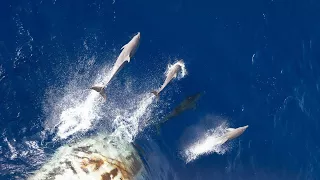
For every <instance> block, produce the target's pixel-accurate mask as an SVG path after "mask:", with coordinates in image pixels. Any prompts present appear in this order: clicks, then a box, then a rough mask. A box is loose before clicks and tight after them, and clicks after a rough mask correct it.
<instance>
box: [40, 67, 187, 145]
mask: <svg viewBox="0 0 320 180" xmlns="http://www.w3.org/2000/svg"><path fill="white" fill-rule="evenodd" d="M111 65H113V62H112V63H110V64H108V65H106V66H105V67H104V68H102V69H101V70H100V71H97V76H96V77H93V78H92V79H87V80H86V81H85V82H81V81H77V78H78V77H77V76H75V78H74V79H71V81H70V82H69V83H68V85H67V86H66V87H64V88H63V92H64V93H62V95H60V97H59V96H55V95H54V94H51V95H49V96H48V98H49V99H51V100H49V101H51V102H52V103H51V108H49V109H53V110H52V112H51V116H49V118H48V120H47V122H46V124H47V129H52V128H53V127H55V128H56V137H55V140H58V139H67V138H69V137H71V136H72V135H74V134H76V133H84V132H87V131H88V130H90V129H92V128H93V127H94V125H96V124H97V123H99V122H100V121H104V122H105V123H103V124H105V126H106V130H105V131H108V130H109V133H111V136H117V137H120V138H122V139H124V140H126V141H128V142H132V141H133V140H134V138H135V137H136V136H137V135H138V133H139V132H141V131H143V129H144V128H145V127H147V126H148V125H149V124H150V122H149V119H151V115H152V113H151V112H152V110H153V109H154V108H155V103H153V102H154V99H155V98H154V95H153V94H151V93H150V90H151V89H154V87H152V85H148V86H147V88H146V89H145V90H143V92H136V91H135V90H134V89H133V87H132V86H129V85H125V86H123V85H121V86H115V84H114V83H117V82H118V80H116V81H113V82H111V83H110V84H109V85H108V87H107V88H106V89H107V101H106V102H105V103H104V102H103V99H102V97H101V95H99V93H97V92H95V91H92V90H90V89H88V87H89V85H90V82H92V84H91V85H102V84H105V82H108V80H109V78H110V75H111V72H112V70H111ZM128 65H130V64H128ZM128 65H127V66H128ZM181 66H182V73H181V75H179V76H180V78H182V77H184V76H185V75H186V69H185V66H184V64H183V63H181ZM170 67H171V66H168V69H169V68H170ZM133 77H134V76H133ZM116 78H117V77H116ZM131 78H132V77H131V76H129V77H128V76H127V77H126V81H127V82H128V83H129V84H130V83H131V82H132V81H134V80H132V79H131ZM160 80H161V79H159V81H160ZM137 82H140V83H141V82H144V81H143V80H138V81H137ZM150 84H154V83H150ZM109 95H110V96H111V97H110V96H109ZM61 96H62V97H61ZM52 99H58V100H52ZM50 124H51V126H50Z"/></svg>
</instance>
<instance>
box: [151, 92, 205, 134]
mask: <svg viewBox="0 0 320 180" xmlns="http://www.w3.org/2000/svg"><path fill="white" fill-rule="evenodd" d="M202 94H203V93H201V92H198V93H196V94H193V95H191V96H188V97H187V98H185V99H184V100H183V101H182V102H181V103H180V104H179V105H178V106H177V107H175V108H174V109H173V111H172V112H171V113H170V114H169V115H168V116H166V117H165V119H164V120H162V121H161V122H160V123H158V124H157V125H156V126H157V131H158V134H160V126H161V125H162V124H164V123H165V122H167V121H168V120H169V119H171V118H173V117H176V116H178V115H179V114H181V113H182V112H184V111H186V110H188V109H195V108H196V102H197V101H198V100H199V98H200V97H201V96H202Z"/></svg>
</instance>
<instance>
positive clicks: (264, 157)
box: [0, 0, 320, 180]
mask: <svg viewBox="0 0 320 180" xmlns="http://www.w3.org/2000/svg"><path fill="white" fill-rule="evenodd" d="M319 13H320V3H319V2H317V1H312V0H310V1H302V0H301V1H289V0H268V1H266V0H263V1H261V0H255V1H253V0H252V1H245V2H244V1H236V0H234V1H230V0H225V1H216V0H215V1H209V0H208V1H194V0H193V1H191V0H185V1H182V0H170V1H164V0H162V1H145V0H136V1H133V0H132V1H129V0H114V1H112V0H111V1H102V0H100V1H85V0H79V1H62V0H47V1H44V0H34V1H6V0H4V1H1V3H0V24H1V28H0V93H1V95H0V103H1V104H0V132H1V135H0V143H1V144H0V163H1V164H0V177H1V178H0V179H1V180H2V179H3V180H5V179H19V178H18V177H20V178H22V179H23V178H24V175H25V174H26V173H27V172H30V171H33V170H34V169H36V168H39V167H40V166H41V164H37V165H34V163H35V162H31V161H30V159H34V158H31V157H28V156H36V154H37V152H29V153H28V154H24V155H21V153H22V152H23V151H24V150H23V149H24V148H27V147H25V145H24V144H23V142H25V141H30V140H32V141H36V142H44V143H50V142H52V137H51V136H48V135H46V136H44V135H43V134H42V133H41V132H43V131H44V130H45V129H44V127H45V126H44V125H43V124H44V123H45V120H46V119H47V116H48V111H50V109H46V108H45V107H47V106H46V103H47V101H46V99H47V98H48V96H50V93H49V95H48V92H49V91H50V90H52V89H59V88H61V89H62V88H63V87H65V86H66V84H68V83H69V81H70V79H72V78H74V77H75V76H76V77H78V78H79V79H80V80H81V81H85V78H86V77H87V76H85V75H83V74H86V73H87V74H86V75H89V76H94V75H95V74H96V72H97V70H99V69H100V67H101V66H102V65H104V64H105V63H106V62H105V61H106V59H115V58H116V56H117V55H118V53H119V52H120V48H121V47H122V45H123V44H124V43H125V42H127V41H128V40H129V39H130V38H131V37H132V36H133V35H134V34H135V33H137V32H141V44H140V47H139V50H138V51H137V54H136V55H135V57H134V58H133V59H132V61H131V62H130V63H129V65H127V66H126V68H124V69H123V71H121V73H119V76H118V77H117V80H118V81H120V82H121V81H124V80H123V79H125V78H126V77H127V76H129V75H130V76H133V77H135V81H134V82H133V84H134V85H133V86H134V87H136V88H138V87H139V86H140V84H146V83H151V84H152V83H153V82H146V81H145V80H143V77H145V74H148V75H150V76H151V77H152V78H149V81H152V80H153V79H154V81H156V82H162V80H163V79H164V76H163V73H162V71H164V70H165V68H166V66H167V64H168V63H173V62H174V60H175V59H177V58H178V59H179V58H182V59H184V61H185V63H186V68H187V70H188V75H187V76H186V77H184V78H183V79H181V80H179V82H174V83H172V84H170V85H169V86H168V88H167V89H166V92H164V94H163V96H161V102H162V103H165V102H166V99H168V100H167V102H168V103H170V104H169V105H167V106H166V108H164V111H165V112H166V113H169V111H170V109H171V108H174V107H175V106H176V105H177V104H178V103H179V102H180V101H182V100H183V99H184V98H185V97H186V96H189V95H191V94H194V93H196V92H199V91H205V94H204V95H203V97H202V98H201V99H200V100H199V102H198V106H197V108H196V110H191V111H187V112H184V113H183V114H181V115H180V116H178V117H177V118H175V119H172V120H170V121H169V122H168V123H166V124H165V125H164V126H163V128H162V133H161V136H156V135H154V134H152V135H150V134H148V133H145V134H144V135H141V136H139V138H138V140H137V141H138V142H139V143H140V144H142V146H143V144H144V141H147V139H149V140H150V139H153V140H152V141H154V142H155V143H157V144H158V146H159V148H160V150H159V152H160V151H162V154H163V155H161V156H160V155H159V157H163V156H165V157H166V159H168V160H167V161H165V162H167V164H169V166H170V168H171V170H172V173H171V175H170V176H167V177H166V178H165V179H168V180H170V179H174V177H175V178H176V179H190V180H191V179H219V180H220V179H221V180H223V179H232V180H241V179H246V180H251V179H252V180H253V179H256V180H265V179H268V180H269V179H272V180H293V179H297V180H300V179H301V180H302V179H303V180H316V179H320V163H319V159H320V147H319V146H320V141H319V138H318V137H320V133H319V132H320V131H319V127H320V125H319V124H320V108H319V107H320V87H319V86H320V54H319V48H320V33H319V32H320V23H319V22H320V14H319ZM92 57H94V58H95V62H94V63H93V64H91V65H90V67H88V61H89V59H90V58H92ZM108 63H111V62H108ZM139 79H142V80H141V81H139ZM156 79H157V80H156ZM87 83H88V84H91V83H92V82H87ZM141 86H143V85H141ZM151 90H152V89H150V91H151ZM59 93H61V91H59ZM59 93H58V94H59ZM120 93H121V92H120ZM51 98H52V97H51ZM110 98H112V95H111V97H110ZM53 99H54V98H53ZM155 114H156V113H155ZM155 116H156V115H155ZM208 116H223V117H225V118H226V119H228V123H229V124H230V126H232V127H239V126H244V125H249V128H248V129H247V131H246V132H244V134H243V135H241V136H240V137H239V138H237V139H235V140H234V141H233V142H232V144H233V145H232V148H231V149H230V150H229V151H228V152H226V153H225V154H223V155H219V154H216V153H212V154H209V155H204V156H201V157H199V158H198V159H197V160H195V161H193V162H190V163H188V164H186V163H185V162H184V161H183V160H182V158H181V156H180V154H179V152H180V151H181V150H182V147H181V144H183V141H184V140H185V138H186V136H188V135H187V133H186V132H188V131H186V130H187V129H188V128H192V127H194V126H197V125H203V126H207V125H208V126H210V125H211V123H213V124H214V123H215V122H204V121H203V119H205V118H206V117H208ZM154 118H156V117H154ZM212 121H214V119H213V120H212ZM206 123H207V124H206ZM92 131H94V130H92ZM189 139H190V137H189ZM8 142H9V143H8ZM61 143H63V142H61ZM61 143H56V144H53V145H52V149H55V148H57V147H59V146H60V145H61ZM9 144H10V145H11V146H13V147H14V149H15V150H16V152H14V151H12V149H11V148H10V146H9ZM46 151H47V150H46ZM15 153H16V155H14V154H15ZM47 153H48V154H50V153H52V152H51V151H48V152H47ZM161 163H162V162H161V161H160V160H159V164H161ZM149 168H152V167H149ZM159 173H161V172H159ZM154 179H157V178H156V177H155V178H154Z"/></svg>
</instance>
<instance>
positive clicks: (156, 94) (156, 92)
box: [151, 91, 159, 98]
mask: <svg viewBox="0 0 320 180" xmlns="http://www.w3.org/2000/svg"><path fill="white" fill-rule="evenodd" d="M151 93H152V94H154V95H155V96H156V97H157V98H159V92H158V91H152V92H151Z"/></svg>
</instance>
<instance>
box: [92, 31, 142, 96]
mask: <svg viewBox="0 0 320 180" xmlns="http://www.w3.org/2000/svg"><path fill="white" fill-rule="evenodd" d="M139 44H140V32H138V34H136V35H135V36H134V37H133V38H132V39H131V41H130V42H128V44H126V45H124V46H123V47H122V48H121V50H122V51H121V53H120V55H119V56H118V58H117V60H116V62H115V64H114V65H113V68H112V71H111V76H110V78H109V80H108V81H107V82H106V83H105V85H103V86H92V87H91V88H90V89H93V90H95V91H97V92H99V93H100V94H101V95H102V97H103V98H104V99H105V100H106V99H107V96H106V92H105V87H106V86H107V85H108V83H109V82H110V81H111V80H112V79H113V77H114V76H115V75H116V74H117V73H118V72H119V71H120V70H121V69H122V68H123V66H124V65H125V64H126V62H128V63H129V62H130V59H131V58H132V57H133V55H134V54H135V53H136V51H137V49H138V47H139Z"/></svg>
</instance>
